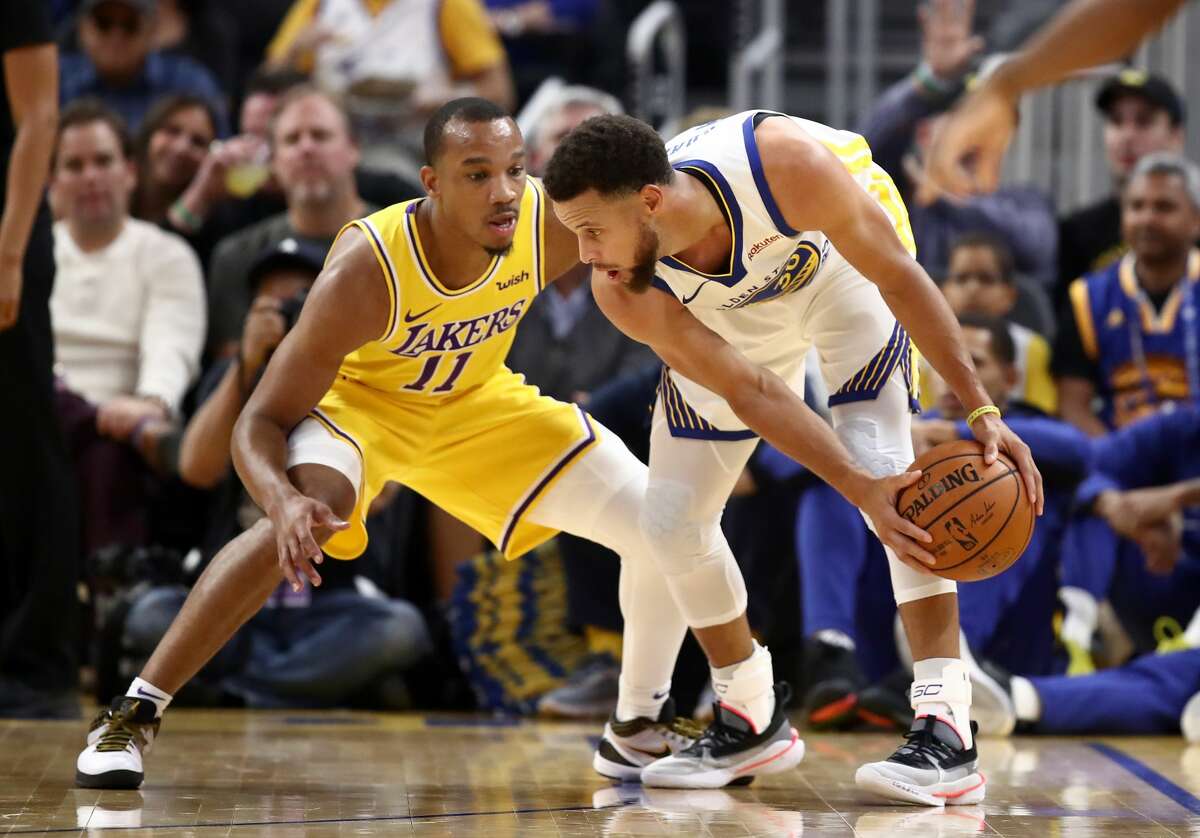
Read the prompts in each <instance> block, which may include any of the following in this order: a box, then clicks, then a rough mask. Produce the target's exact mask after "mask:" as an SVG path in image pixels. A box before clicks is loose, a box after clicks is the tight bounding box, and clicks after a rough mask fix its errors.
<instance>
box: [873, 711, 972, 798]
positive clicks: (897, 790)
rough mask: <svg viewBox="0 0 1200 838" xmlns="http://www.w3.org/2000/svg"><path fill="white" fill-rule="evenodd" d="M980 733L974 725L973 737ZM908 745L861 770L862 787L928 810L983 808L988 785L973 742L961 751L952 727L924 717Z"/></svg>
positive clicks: (908, 736)
mask: <svg viewBox="0 0 1200 838" xmlns="http://www.w3.org/2000/svg"><path fill="white" fill-rule="evenodd" d="M977 730H978V726H977V725H976V724H975V722H971V732H972V734H974V733H975V732H976V731H977ZM904 739H905V742H904V744H903V745H901V746H900V747H899V748H897V749H896V752H895V753H894V754H892V755H891V756H890V757H888V758H887V759H886V760H884V761H883V762H872V763H868V764H867V765H864V766H862V767H861V768H859V769H858V773H856V774H855V775H854V781H855V782H856V783H858V786H859V788H862V789H865V790H867V791H869V792H872V793H873V794H877V795H880V796H881V797H886V798H888V799H890V800H899V801H901V802H904V803H916V804H920V805H925V806H946V805H955V806H966V805H970V804H973V803H982V802H983V799H984V796H985V793H986V790H987V786H986V780H985V779H984V776H983V775H982V774H980V773H979V770H978V764H979V758H978V752H977V751H976V749H975V745H974V743H972V745H971V747H970V748H964V747H963V741H962V738H961V737H960V736H959V735H958V732H957V731H955V729H954V728H953V727H951V726H950V725H948V724H946V722H944V721H942V720H941V719H938V718H936V717H934V716H921V717H919V718H917V719H916V720H915V721H914V722H913V726H912V730H910V731H909V732H908V733H906V734H904Z"/></svg>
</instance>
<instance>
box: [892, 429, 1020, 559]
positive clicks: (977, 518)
mask: <svg viewBox="0 0 1200 838" xmlns="http://www.w3.org/2000/svg"><path fill="white" fill-rule="evenodd" d="M917 469H920V470H921V472H922V474H921V479H920V480H918V481H917V482H916V483H914V484H913V485H911V486H909V487H908V488H906V489H904V490H903V491H902V492H901V493H900V495H899V497H898V498H897V499H896V509H897V511H898V512H899V513H900V514H901V515H903V516H904V517H905V518H907V519H908V520H910V521H912V522H913V523H914V524H916V525H917V526H918V527H921V528H922V529H924V530H925V531H926V532H928V533H929V534H930V535H931V536H933V542H932V543H930V544H926V545H925V549H926V550H928V551H929V552H930V553H932V554H933V556H934V558H935V559H936V560H937V564H936V565H934V566H932V567H931V568H930V569H931V570H932V571H933V572H934V573H936V574H937V575H938V576H943V577H945V578H947V579H954V580H956V581H958V582H975V581H978V580H980V579H987V578H989V577H992V576H995V575H996V574H998V573H1002V572H1003V571H1005V570H1007V569H1008V568H1009V567H1010V566H1011V565H1012V563H1013V562H1015V561H1016V560H1017V559H1018V558H1020V556H1021V553H1023V552H1025V548H1026V547H1027V546H1029V539H1030V538H1031V537H1032V536H1033V521H1034V518H1035V515H1034V509H1033V504H1032V503H1031V502H1030V500H1029V493H1028V492H1027V491H1026V489H1025V482H1024V481H1023V480H1022V479H1021V475H1020V473H1019V472H1018V471H1017V467H1016V465H1014V464H1013V462H1012V460H1010V459H1009V458H1008V457H1006V456H1005V455H1004V454H1000V456H999V458H997V460H996V462H994V463H992V464H991V465H990V466H988V465H985V464H984V462H983V446H982V445H981V444H980V443H978V442H976V441H974V440H956V441H954V442H947V443H945V444H943V445H938V446H936V447H935V448H931V449H930V450H928V451H926V452H925V453H924V454H922V455H921V456H920V457H918V458H917V459H916V461H915V462H914V463H913V464H912V465H911V466H909V471H915V470H917Z"/></svg>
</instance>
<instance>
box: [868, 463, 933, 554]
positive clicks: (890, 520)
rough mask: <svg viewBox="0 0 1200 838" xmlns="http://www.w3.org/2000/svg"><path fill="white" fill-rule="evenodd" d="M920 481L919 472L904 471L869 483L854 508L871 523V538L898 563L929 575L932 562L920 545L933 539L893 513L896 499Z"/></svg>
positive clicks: (899, 515)
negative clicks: (873, 536)
mask: <svg viewBox="0 0 1200 838" xmlns="http://www.w3.org/2000/svg"><path fill="white" fill-rule="evenodd" d="M920 477H921V472H920V471H906V472H902V473H901V474H893V475H891V476H890V477H881V478H878V479H875V480H872V481H871V483H870V486H869V487H868V489H867V491H866V493H865V494H864V496H863V497H862V498H859V500H858V508H859V509H861V510H862V511H863V512H864V513H865V514H866V516H867V517H868V518H870V519H871V524H872V525H873V526H874V528H875V535H877V536H878V537H879V540H880V541H882V542H883V543H884V545H885V546H887V547H890V548H891V549H892V552H893V553H895V554H896V557H897V558H899V559H900V561H902V562H904V563H905V564H906V565H908V566H909V567H911V568H914V569H915V570H919V571H921V572H922V573H929V572H930V571H929V567H930V566H931V565H932V564H933V563H934V558H933V555H932V554H930V552H929V551H928V550H926V549H925V548H924V547H922V546H921V545H922V544H928V543H929V542H931V541H933V536H931V535H930V534H929V533H927V532H925V530H923V529H921V528H920V527H918V526H917V525H916V524H914V523H913V522H912V521H910V520H908V519H907V518H905V517H903V516H902V515H901V514H900V513H899V512H897V511H896V497H897V496H898V495H899V494H900V492H901V491H903V490H904V489H905V488H907V487H908V486H911V485H912V484H914V483H916V482H917V480H919V479H920Z"/></svg>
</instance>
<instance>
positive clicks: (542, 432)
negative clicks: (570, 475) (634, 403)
mask: <svg viewBox="0 0 1200 838" xmlns="http://www.w3.org/2000/svg"><path fill="white" fill-rule="evenodd" d="M318 428H319V429H320V431H318ZM598 434H599V428H598V426H597V425H596V424H595V422H593V421H592V420H591V418H590V417H589V416H588V415H587V414H586V413H584V412H583V411H582V410H581V409H579V408H578V407H577V406H575V405H570V404H566V403H564V402H560V401H557V400H555V399H552V398H549V397H548V396H542V395H540V394H539V392H538V389H537V388H536V387H533V386H531V385H528V384H526V383H525V377H524V376H521V375H517V374H516V373H513V372H511V371H509V370H508V369H505V368H501V370H500V371H499V372H497V373H496V375H494V376H493V377H492V378H490V379H489V380H488V381H486V382H484V383H483V384H482V385H480V386H479V387H477V388H475V389H473V390H469V391H467V392H465V393H463V394H461V395H459V396H456V397H454V398H450V399H446V400H444V401H437V402H434V401H428V402H426V401H418V400H416V399H399V398H396V397H394V396H392V395H391V394H389V393H386V392H383V391H381V390H376V389H373V388H371V387H367V386H365V385H363V384H360V383H358V382H356V381H353V380H351V379H347V378H342V377H339V378H338V379H337V380H336V381H335V382H334V384H333V386H332V387H331V388H330V389H329V392H328V393H326V394H325V396H324V397H323V398H322V399H321V402H320V404H318V405H317V407H316V408H314V409H313V411H312V412H311V413H310V414H309V415H308V418H306V419H305V420H304V421H303V422H301V423H300V424H299V425H297V426H296V428H295V430H293V431H292V434H291V436H290V437H289V440H288V467H289V468H291V467H292V466H295V465H300V464H302V463H320V464H322V465H327V466H330V467H333V468H336V469H338V470H339V471H341V472H342V473H343V474H345V475H346V476H347V478H348V479H349V480H350V482H351V483H352V484H354V486H355V488H356V490H357V492H358V499H357V502H356V504H355V507H354V513H353V515H352V516H351V518H350V528H349V529H347V530H344V531H342V532H340V533H337V534H335V535H334V536H333V538H331V539H330V540H329V541H328V542H326V544H325V552H326V553H328V554H329V555H330V556H333V557H334V558H338V559H353V558H356V557H357V556H359V555H360V554H361V553H362V552H363V550H365V549H366V546H367V529H366V525H365V521H366V511H367V509H368V507H369V506H370V503H371V501H372V500H373V499H374V498H375V496H376V495H378V494H379V492H380V490H382V488H383V486H384V484H385V483H387V482H388V481H395V482H397V483H401V484H403V485H405V486H408V487H409V488H411V489H413V490H415V491H417V492H419V493H420V494H422V495H424V496H425V497H426V498H428V499H429V500H430V501H432V502H433V503H435V504H437V505H438V506H440V507H441V508H442V509H444V510H446V511H447V512H449V513H450V514H451V515H454V516H455V517H456V518H458V519H460V520H461V521H463V522H465V523H467V524H469V525H470V526H472V527H474V528H475V529H476V530H478V531H479V532H480V533H482V534H483V535H485V536H487V538H489V539H491V541H492V543H493V544H495V545H496V546H497V547H498V548H499V549H500V551H501V552H502V553H503V554H504V555H505V556H506V557H508V558H513V557H514V556H519V555H521V554H522V553H524V552H526V551H528V550H531V549H533V548H534V547H536V546H537V545H539V544H541V543H542V542H544V541H546V540H547V539H549V538H552V537H553V536H554V535H555V531H554V530H550V529H547V528H546V527H542V526H539V525H537V524H533V523H530V522H529V521H528V520H527V518H528V516H527V513H528V512H529V511H530V510H531V509H532V508H533V507H534V506H536V505H537V502H538V501H539V499H540V498H541V497H542V496H543V495H544V493H545V492H546V490H547V489H548V488H549V487H550V486H552V485H553V484H554V481H555V480H557V479H558V478H559V477H560V476H562V474H563V473H565V471H566V470H567V469H569V468H570V467H571V466H572V465H573V464H574V462H576V461H577V460H578V459H579V457H580V455H581V454H583V452H584V451H586V450H588V449H589V448H590V447H591V446H592V445H594V444H595V443H596V441H597V440H598V438H599V436H598Z"/></svg>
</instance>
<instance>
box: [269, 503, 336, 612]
mask: <svg viewBox="0 0 1200 838" xmlns="http://www.w3.org/2000/svg"><path fill="white" fill-rule="evenodd" d="M271 522H272V523H273V524H274V525H275V545H276V548H277V550H278V552H279V568H280V569H281V570H282V571H283V575H284V577H285V578H286V579H287V581H288V584H290V585H291V586H292V590H294V591H299V590H300V589H301V588H303V587H304V582H303V580H302V579H301V574H303V575H304V576H306V577H308V580H309V581H310V582H312V584H313V586H314V587H315V586H317V585H320V584H321V574H319V573H317V569H316V568H315V567H313V562H316V563H317V564H320V563H321V562H322V561H324V558H325V554H324V553H322V552H321V545H320V544H319V543H318V542H317V537H316V536H314V531H315V530H327V531H331V532H332V531H337V530H344V529H346V528H347V527H349V526H350V524H348V523H347V522H345V521H343V520H341V519H340V518H338V516H336V515H334V514H333V510H332V509H330V508H329V507H328V506H326V505H325V504H324V503H322V502H321V501H319V500H314V499H312V498H310V497H307V496H305V495H302V494H299V493H296V494H295V495H294V496H292V497H290V498H289V499H288V500H286V501H284V503H283V504H282V505H281V506H280V507H279V509H278V511H276V512H275V514H274V515H272V516H271ZM327 534H328V533H323V534H322V536H325V535H327Z"/></svg>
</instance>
